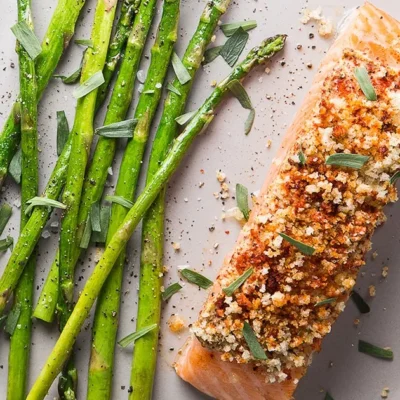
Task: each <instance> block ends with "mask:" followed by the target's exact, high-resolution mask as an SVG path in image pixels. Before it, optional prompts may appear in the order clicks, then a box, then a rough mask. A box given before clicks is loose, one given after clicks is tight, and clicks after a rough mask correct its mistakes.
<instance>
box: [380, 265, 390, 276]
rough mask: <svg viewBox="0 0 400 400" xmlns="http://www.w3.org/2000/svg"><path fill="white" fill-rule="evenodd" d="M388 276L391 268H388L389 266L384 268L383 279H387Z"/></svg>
mask: <svg viewBox="0 0 400 400" xmlns="http://www.w3.org/2000/svg"><path fill="white" fill-rule="evenodd" d="M388 274H389V267H387V266H385V267H383V268H382V277H383V278H387V276H388Z"/></svg>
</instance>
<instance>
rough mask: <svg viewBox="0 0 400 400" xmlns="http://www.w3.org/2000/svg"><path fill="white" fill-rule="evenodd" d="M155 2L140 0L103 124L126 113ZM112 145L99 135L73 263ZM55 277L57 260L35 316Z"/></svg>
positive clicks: (47, 303) (46, 311) (46, 307)
mask: <svg viewBox="0 0 400 400" xmlns="http://www.w3.org/2000/svg"><path fill="white" fill-rule="evenodd" d="M155 5H156V1H155V0H151V1H144V2H142V3H141V6H140V8H139V10H138V13H137V16H136V18H135V22H134V24H133V27H132V30H131V33H130V36H129V39H128V42H127V46H126V49H125V54H124V58H123V61H122V63H121V67H120V71H119V74H118V78H117V81H116V83H115V86H114V90H113V94H112V96H111V100H110V104H109V107H108V110H107V114H106V117H105V121H104V125H109V124H112V123H115V122H120V121H123V120H124V118H125V117H126V113H127V112H128V108H129V105H130V103H131V101H132V96H133V87H134V84H135V79H136V74H137V71H138V68H139V63H140V59H141V56H142V53H143V48H144V46H145V43H146V38H147V35H148V32H149V29H150V26H151V22H152V20H153V17H154V13H155ZM100 89H101V87H100ZM115 149H116V140H115V139H111V138H106V137H100V139H99V141H98V143H97V146H96V150H95V152H94V154H93V159H92V163H91V165H90V167H89V171H88V173H87V175H86V178H85V182H84V186H83V194H82V200H81V205H80V208H79V215H78V229H77V232H76V246H75V262H74V265H76V262H77V260H78V258H79V254H80V252H81V250H80V248H79V243H80V241H81V239H82V236H83V232H84V231H85V227H86V223H87V221H88V216H89V213H90V210H91V207H92V204H93V203H95V202H97V201H99V200H100V199H101V196H102V193H103V189H104V185H105V182H106V179H107V174H108V168H109V167H110V166H111V164H112V161H113V159H114V155H115ZM56 281H58V263H55V262H54V263H53V265H52V267H51V270H50V273H49V276H48V278H47V279H46V282H45V284H44V286H43V290H42V293H41V295H40V298H39V302H38V305H37V307H36V309H35V312H34V315H35V316H36V317H38V318H41V319H43V320H44V321H48V322H49V321H51V320H52V319H53V316H54V311H55V308H56V307H55V306H56V303H55V301H54V299H57V296H58V285H56V284H55V283H56Z"/></svg>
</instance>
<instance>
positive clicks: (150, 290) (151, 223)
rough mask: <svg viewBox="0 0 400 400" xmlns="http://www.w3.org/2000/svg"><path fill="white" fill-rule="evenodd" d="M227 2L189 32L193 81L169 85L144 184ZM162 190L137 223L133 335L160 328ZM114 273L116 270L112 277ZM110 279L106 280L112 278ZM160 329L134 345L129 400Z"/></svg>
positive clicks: (143, 393)
mask: <svg viewBox="0 0 400 400" xmlns="http://www.w3.org/2000/svg"><path fill="white" fill-rule="evenodd" d="M229 3H230V0H216V1H214V2H210V3H208V4H207V5H206V7H205V9H204V11H203V14H202V15H201V17H200V21H199V24H198V27H197V29H196V32H195V33H194V35H193V37H192V39H191V41H190V43H189V45H188V47H187V49H186V52H185V55H184V56H183V59H182V63H183V65H184V66H185V67H186V69H187V71H188V72H189V74H190V76H191V77H192V80H191V81H189V82H188V83H186V84H184V85H182V84H181V83H180V82H179V80H178V79H175V80H174V82H173V83H172V85H173V86H174V87H175V88H176V89H177V90H178V92H179V93H180V95H177V94H176V93H174V92H169V94H168V96H167V98H166V100H165V103H164V110H163V113H162V116H161V121H160V124H159V126H158V129H157V132H156V135H155V138H154V142H153V147H152V151H151V155H150V160H149V166H148V170H147V184H149V183H150V182H151V180H152V179H153V176H154V174H155V173H156V172H157V170H158V168H159V166H160V165H161V163H162V161H163V160H164V158H165V156H166V154H167V151H168V148H169V146H170V143H171V142H172V140H173V139H174V138H175V136H176V134H177V131H178V127H177V122H176V121H175V118H177V117H179V116H180V115H182V114H183V112H184V109H185V104H186V101H187V98H188V95H189V93H190V90H191V87H192V83H193V77H194V76H195V74H196V72H197V70H198V69H199V67H200V65H201V62H202V59H203V56H204V51H205V49H206V47H207V46H208V44H209V43H210V41H211V37H212V35H213V32H214V30H215V28H216V26H217V23H218V21H219V19H220V17H221V15H222V14H223V13H225V11H226V9H227V8H228V6H229ZM164 200H165V187H164V188H163V189H162V191H161V192H160V195H159V196H158V197H157V199H156V200H155V201H154V203H153V204H152V206H151V207H150V209H149V210H148V211H147V213H146V215H145V216H144V218H143V222H142V251H141V265H140V284H139V305H138V316H137V322H136V330H139V329H141V328H143V327H145V326H150V325H152V324H157V325H158V324H159V322H160V313H161V286H162V281H163V279H162V274H163V244H164V203H165V201H164ZM114 271H115V267H114V269H113V271H112V272H111V274H113V273H114ZM111 274H110V275H111ZM158 334H159V328H157V329H153V330H152V331H151V332H149V333H148V334H147V335H145V336H143V337H141V338H140V339H138V340H137V341H136V342H135V351H134V355H133V362H132V372H131V387H132V388H133V391H132V392H131V394H130V396H129V397H130V399H132V400H144V399H151V396H152V389H153V380H154V373H155V367H156V361H157V351H156V349H157V345H158Z"/></svg>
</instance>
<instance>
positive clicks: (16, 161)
mask: <svg viewBox="0 0 400 400" xmlns="http://www.w3.org/2000/svg"><path fill="white" fill-rule="evenodd" d="M21 156H22V155H21V148H19V149H18V150H17V152H16V153H15V154H14V157H13V158H12V159H11V162H10V166H9V167H8V173H9V174H10V175H11V177H12V178H13V179H14V181H15V182H16V183H18V184H20V183H21V173H22V169H21Z"/></svg>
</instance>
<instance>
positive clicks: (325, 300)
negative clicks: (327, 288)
mask: <svg viewBox="0 0 400 400" xmlns="http://www.w3.org/2000/svg"><path fill="white" fill-rule="evenodd" d="M336 300H337V299H336V297H330V298H328V299H324V300H322V301H319V302H318V303H315V304H314V307H320V306H323V305H325V304H330V303H334V302H335V301H336Z"/></svg>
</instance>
